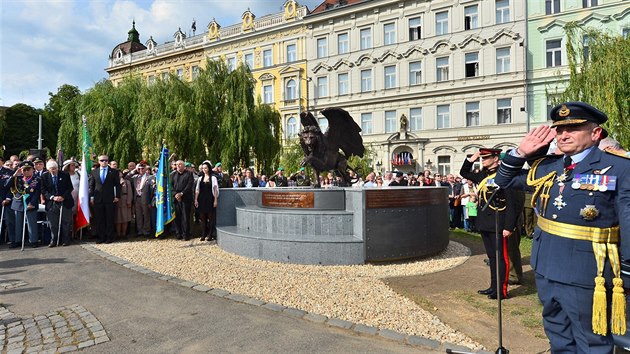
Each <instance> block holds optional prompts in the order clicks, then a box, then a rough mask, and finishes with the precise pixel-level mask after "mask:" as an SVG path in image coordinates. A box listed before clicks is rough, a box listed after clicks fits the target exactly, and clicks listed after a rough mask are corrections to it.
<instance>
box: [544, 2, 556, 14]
mask: <svg viewBox="0 0 630 354" xmlns="http://www.w3.org/2000/svg"><path fill="white" fill-rule="evenodd" d="M558 12H560V0H545V14H546V15H552V14H557V13H558Z"/></svg>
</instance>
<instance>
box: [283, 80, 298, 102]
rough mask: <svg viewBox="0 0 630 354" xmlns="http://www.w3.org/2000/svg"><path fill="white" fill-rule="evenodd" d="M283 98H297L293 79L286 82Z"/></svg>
mask: <svg viewBox="0 0 630 354" xmlns="http://www.w3.org/2000/svg"><path fill="white" fill-rule="evenodd" d="M284 99H285V100H295V99H297V85H296V83H295V80H293V79H290V80H288V81H287V84H286V87H285V94H284Z"/></svg>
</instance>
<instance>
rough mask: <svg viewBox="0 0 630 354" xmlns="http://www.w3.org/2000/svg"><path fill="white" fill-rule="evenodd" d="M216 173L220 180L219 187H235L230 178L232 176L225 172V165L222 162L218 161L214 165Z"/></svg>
mask: <svg viewBox="0 0 630 354" xmlns="http://www.w3.org/2000/svg"><path fill="white" fill-rule="evenodd" d="M213 172H214V175H215V176H216V177H217V181H218V182H219V188H233V187H234V186H233V185H232V181H231V180H230V176H229V175H228V174H227V173H223V166H222V165H221V163H220V162H217V164H216V165H214V170H213Z"/></svg>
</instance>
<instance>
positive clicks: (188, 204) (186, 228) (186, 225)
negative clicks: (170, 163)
mask: <svg viewBox="0 0 630 354" xmlns="http://www.w3.org/2000/svg"><path fill="white" fill-rule="evenodd" d="M170 178H171V184H172V186H173V196H174V197H175V200H174V201H173V207H174V209H175V220H174V221H175V237H177V239H178V240H181V239H184V240H188V239H189V238H190V237H191V232H190V216H191V213H190V212H191V210H192V203H193V199H194V195H193V186H194V180H195V177H194V176H193V174H192V172H190V171H188V170H187V169H186V165H185V164H184V161H182V160H178V161H177V162H176V163H175V171H173V172H171V175H170Z"/></svg>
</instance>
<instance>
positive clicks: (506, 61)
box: [496, 47, 510, 74]
mask: <svg viewBox="0 0 630 354" xmlns="http://www.w3.org/2000/svg"><path fill="white" fill-rule="evenodd" d="M496 54H497V65H496V72H497V74H503V73H507V72H510V47H507V48H497V53H496Z"/></svg>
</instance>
